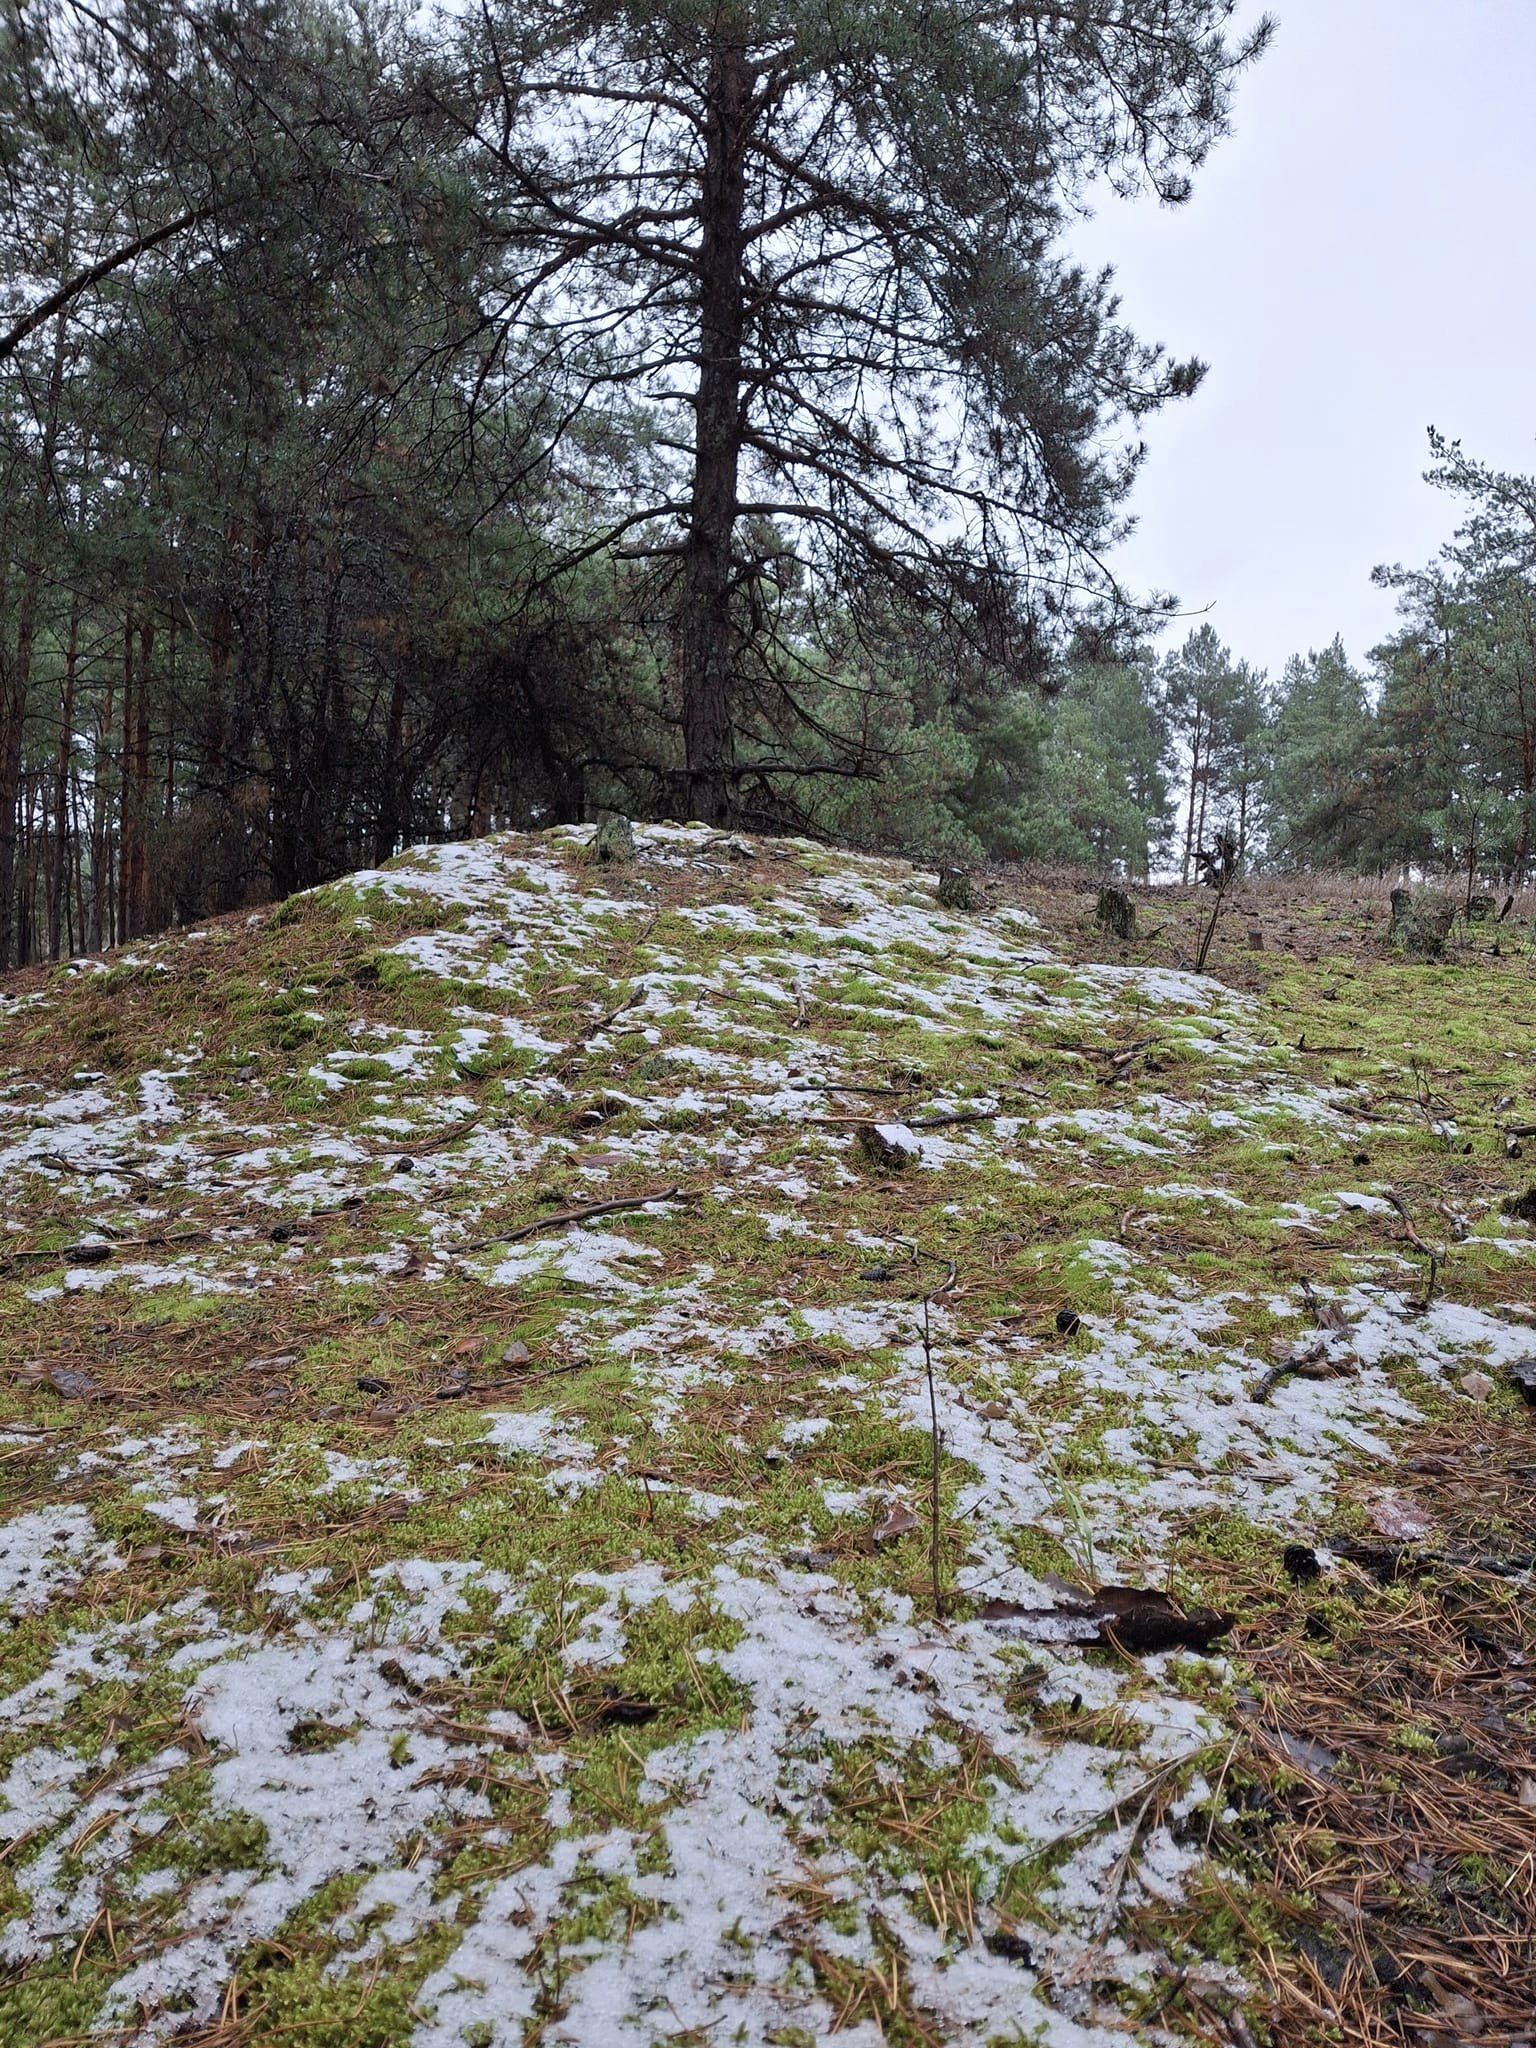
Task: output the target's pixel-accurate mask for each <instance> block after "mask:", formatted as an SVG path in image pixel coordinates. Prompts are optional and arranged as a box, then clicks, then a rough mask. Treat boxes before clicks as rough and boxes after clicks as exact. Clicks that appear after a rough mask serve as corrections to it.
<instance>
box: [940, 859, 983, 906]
mask: <svg viewBox="0 0 1536 2048" xmlns="http://www.w3.org/2000/svg"><path fill="white" fill-rule="evenodd" d="M939 901H940V902H941V903H942V904H943V906H944V908H945V909H946V910H980V908H981V897H980V895H979V894H978V892H977V888H976V878H975V876H974V875H971V874H969V873H967V871H966V870H965V869H964V868H940V870H939Z"/></svg>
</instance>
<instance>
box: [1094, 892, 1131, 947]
mask: <svg viewBox="0 0 1536 2048" xmlns="http://www.w3.org/2000/svg"><path fill="white" fill-rule="evenodd" d="M1093 915H1094V920H1095V922H1096V923H1097V924H1098V925H1099V926H1101V927H1102V929H1103V930H1104V931H1106V932H1108V933H1109V934H1110V935H1111V937H1113V938H1117V939H1134V938H1135V936H1136V906H1135V904H1134V903H1133V902H1132V901H1131V899H1130V897H1129V896H1127V895H1126V893H1125V891H1124V890H1123V889H1117V888H1115V886H1114V885H1113V883H1110V882H1106V883H1105V885H1104V887H1103V888H1102V889H1101V890H1100V891H1099V900H1098V903H1097V904H1096V905H1095V906H1094V912H1093Z"/></svg>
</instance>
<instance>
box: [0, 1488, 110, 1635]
mask: <svg viewBox="0 0 1536 2048" xmlns="http://www.w3.org/2000/svg"><path fill="white" fill-rule="evenodd" d="M119 1562H120V1559H119V1558H118V1556H117V1552H116V1551H115V1550H114V1549H113V1548H112V1546H111V1545H109V1544H104V1543H101V1542H99V1541H98V1540H97V1536H96V1531H95V1528H94V1527H93V1525H92V1522H91V1518H90V1516H89V1515H88V1514H87V1513H86V1511H85V1509H84V1508H82V1507H57V1508H38V1509H35V1510H34V1511H33V1512H32V1513H31V1514H27V1515H18V1516H17V1517H16V1519H15V1520H14V1521H11V1522H4V1523H0V1609H5V1610H7V1611H8V1612H10V1613H12V1614H35V1613H37V1612H38V1611H39V1610H40V1609H42V1608H45V1607H47V1606H48V1605H49V1603H50V1602H51V1601H53V1600H56V1599H57V1598H58V1596H59V1595H60V1594H61V1593H65V1592H68V1591H70V1590H71V1589H72V1588H74V1587H75V1586H77V1585H78V1584H79V1583H80V1581H81V1580H82V1579H83V1578H84V1577H85V1575H86V1573H87V1572H90V1571H100V1570H102V1569H104V1568H108V1567H111V1566H113V1565H116V1564H118V1563H119Z"/></svg>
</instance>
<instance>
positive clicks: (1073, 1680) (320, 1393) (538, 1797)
mask: <svg viewBox="0 0 1536 2048" xmlns="http://www.w3.org/2000/svg"><path fill="white" fill-rule="evenodd" d="M594 838H595V835H594V833H593V831H592V829H591V828H583V827H568V828H560V829H555V830H550V831H546V832H542V833H535V834H515V833H514V834H503V835H499V836H496V837H493V838H491V839H488V840H483V841H480V842H477V843H475V844H465V845H445V846H434V847H430V848H422V849H417V850H415V851H413V852H408V853H406V854H404V855H402V856H401V857H399V858H397V859H395V860H392V861H390V862H388V863H387V864H386V865H384V866H383V867H381V868H379V869H377V870H372V871H367V872H363V873H359V874H357V875H354V876H352V877H350V878H348V879H346V880H343V881H339V882H335V883H332V884H328V885H326V886H324V887H321V888H319V889H316V890H314V891H312V892H310V893H308V894H305V895H301V896H297V897H293V898H291V899H289V900H288V901H287V902H285V903H283V904H280V905H278V906H277V907H275V908H272V909H266V910H258V911H251V912H240V913H236V914H235V915H232V916H229V917H226V918H223V919H220V920H215V921H213V922H211V923H209V924H207V925H204V926H200V927H194V928H192V929H190V930H186V931H182V932H178V933H173V934H170V935H167V936H165V937H162V938H160V939H156V940H153V941H146V942H141V943H137V944H135V945H134V946H132V947H131V948H127V949H124V950H121V951H119V952H117V953H115V954H108V955H105V956H103V957H98V958H90V959H82V960H76V961H73V962H70V963H67V964H63V965H58V966H51V967H44V968H38V969H35V970H31V971H30V972H29V973H28V974H26V975H23V976H20V977H15V978H13V979H12V981H11V982H10V983H9V984H7V988H6V993H5V996H4V999H3V1014H0V1048H3V1051H0V1119H3V1121H0V1147H3V1150H0V1167H3V1174H0V1199H3V1202H4V1208H5V1225H6V1250H5V1254H4V1288H3V1294H0V1401H3V1404H4V1405H3V1431H0V1500H3V1515H4V1522H3V1527H0V1589H3V1599H4V1603H5V1608H6V1622H5V1627H4V1632H3V1634H0V1690H3V1694H4V1703H3V1706H0V1837H3V1842H4V1847H3V1861H0V1887H3V1889H0V1901H3V1914H4V1921H5V1928H4V1934H3V1937H0V1940H3V1952H4V1974H3V1976H0V2038H3V2039H4V2040H6V2041H8V2042H17V2043H23V2042H24V2043H26V2044H28V2048H32V2044H40V2043H43V2042H49V2043H55V2044H63V2043H65V2042H75V2041H78V2040H81V2039H91V2040H109V2041H110V2040H116V2039H123V2040H129V2039H131V2040H134V2041H143V2042H155V2041H162V2040H171V2039H175V2040H178V2041H195V2042H198V2043H201V2044H205V2048H213V2044H215V2043H217V2044H220V2048H247V2044H249V2048H258V2044H266V2043H273V2044H276V2043H288V2042H294V2043H297V2042H301V2041H302V2042H306V2043H321V2044H324V2048H365V2044H386V2043H387V2044H394V2043H405V2042H409V2043H413V2044H418V2048H512V2044H525V2043H533V2042H546V2043H551V2044H553V2043H560V2042H566V2043H572V2042H598V2041H601V2042H614V2043H618V2042H635V2043H637V2044H639V2043H643V2044H649V2043H653V2042H662V2041H666V2042H672V2043H684V2042H699V2043H704V2042H710V2043H724V2042H743V2043H763V2044H768V2043H773V2044H777V2048H802V2044H811V2043H816V2042H821V2041H824V2040H828V2039H835V2040H836V2041H837V2042H839V2043H842V2044H847V2048H875V2044H877V2043H880V2042H890V2043H899V2044H903V2048H906V2044H930V2043H938V2042H972V2043H976V2044H983V2043H1000V2042H1016V2041H1027V2042H1040V2043H1043V2044H1049V2048H1090V2044H1103V2048H1109V2044H1111V2043H1118V2042H1122V2041H1125V2040H1135V2041H1145V2042H1152V2041H1162V2040H1165V2039H1166V2040H1177V2039H1193V2040H1200V2041H1230V2042H1232V2043H1234V2044H1236V2048H1249V2044H1250V2043H1252V2042H1255V2041H1258V2040H1262V2039H1271V2040H1274V2041H1276V2042H1282V2041H1303V2040H1322V2039H1325V2038H1326V2039H1331V2040H1349V2041H1352V2042H1353V2041H1366V2042H1372V2043H1376V2042H1381V2043H1385V2042H1404V2043H1420V2042H1426V2043H1427V2042H1435V2043H1441V2042H1451V2041H1460V2040H1463V2039H1473V2038H1475V2039H1477V2040H1479V2041H1482V2042H1487V2043H1497V2044H1501V2048H1511V2044H1513V2043H1515V2042H1516V2041H1518V2040H1521V2039H1525V2038H1528V2035H1529V2026H1530V2014H1531V2011H1532V2007H1533V1987H1536V1972H1533V1954H1532V1927H1533V1924H1536V1923H1533V1913H1532V1908H1533V1905H1536V1874H1533V1865H1532V1860H1531V1856H1530V1841H1531V1830H1532V1824H1533V1814H1532V1807H1533V1802H1536V1715H1533V1703H1532V1693H1531V1677H1530V1670H1531V1666H1530V1664H1529V1662H1528V1659H1529V1656H1530V1630H1529V1613H1528V1591H1527V1589H1528V1584H1529V1580H1528V1573H1529V1566H1530V1559H1531V1555H1532V1545H1533V1541H1536V1513H1533V1509H1532V1504H1531V1485H1530V1480H1531V1473H1532V1470H1533V1468H1536V1436H1533V1431H1536V1416H1533V1414H1532V1412H1531V1408H1530V1406H1529V1405H1528V1404H1529V1403H1530V1402H1531V1401H1532V1400H1533V1399H1536V1286H1533V1254H1536V1241H1533V1236H1532V1222H1531V1218H1532V1214H1533V1211H1536V1200H1533V1198H1532V1196H1531V1194H1530V1192H1529V1190H1530V1188H1531V1180H1532V1167H1531V1164H1530V1162H1529V1161H1522V1160H1521V1158H1520V1156H1519V1155H1520V1151H1521V1144H1522V1141H1521V1138H1520V1136H1519V1135H1518V1133H1519V1131H1520V1129H1521V1127H1522V1126H1532V1125H1536V1093H1533V1089H1532V1083H1531V1078H1530V1076H1531V1052H1532V1044H1531V1037H1532V1030H1533V1026H1536V1010H1533V1001H1532V991H1533V981H1532V975H1533V961H1536V955H1533V947H1532V926H1531V921H1530V917H1531V905H1530V903H1529V901H1528V900H1527V899H1525V898H1521V899H1520V900H1519V901H1518V902H1517V903H1516V904H1515V905H1513V906H1512V907H1511V908H1510V910H1509V912H1508V914H1507V915H1506V916H1505V917H1504V918H1503V919H1502V920H1500V919H1498V917H1497V913H1496V912H1495V914H1494V915H1493V916H1492V917H1490V918H1489V919H1487V920H1485V921H1473V922H1471V923H1466V922H1464V921H1461V920H1458V923H1457V926H1456V929H1455V932H1454V933H1453V935H1452V937H1451V939H1450V942H1449V945H1448V946H1447V948H1446V950H1445V952H1444V955H1443V957H1441V958H1439V959H1427V960H1426V959H1416V958H1411V957H1405V956H1404V955H1403V954H1402V953H1401V952H1400V951H1398V950H1397V949H1395V948H1394V947H1392V946H1390V945H1389V943H1388V904H1387V901H1386V893H1385V891H1384V890H1383V889H1379V888H1377V887H1375V886H1374V885H1372V884H1367V883H1361V884H1353V883H1338V884H1334V885H1328V886H1323V885H1318V886H1308V885H1305V884H1296V885H1291V884H1287V885H1286V886H1285V888H1284V890H1283V891H1282V890H1281V889H1280V888H1279V887H1277V886H1275V885H1271V884H1268V883H1265V882H1262V881H1258V882H1255V881H1250V880H1240V881H1239V882H1238V883H1237V884H1236V885H1235V886H1234V888H1233V890H1232V892H1231V894H1230V896H1229V898H1228V901H1227V903H1226V904H1225V906H1224V909H1223V915H1222V918H1221V922H1220V925H1219V927H1218V929H1217V931H1216V934H1215V940H1214V944H1213V946H1212V948H1211V954H1210V961H1209V967H1210V970H1211V971H1210V972H1209V973H1207V974H1205V975H1196V974H1194V973H1192V972H1190V971H1188V970H1187V968H1184V967H1181V966H1180V965H1179V964H1178V963H1179V961H1180V960H1181V959H1187V958H1189V957H1192V956H1193V954H1194V951H1195V948H1196V945H1197V943H1198V938H1199V935H1200V929H1201V926H1202V924H1203V922H1204V919H1205V917H1206V915H1207V914H1208V908H1209V903H1210V901H1211V900H1212V892H1210V891H1199V890H1190V891H1178V890H1151V891H1148V892H1144V893H1142V894H1141V895H1140V899H1139V901H1138V904H1137V915H1138V931H1139V935H1138V936H1137V937H1135V938H1133V939H1131V940H1130V941H1128V942H1120V941H1117V940H1115V939H1113V938H1111V937H1109V936H1107V935H1106V933H1105V932H1104V931H1103V930H1102V929H1101V928H1100V927H1099V925H1098V924H1097V923H1096V921H1095V902H1094V896H1093V894H1092V891H1091V889H1086V888H1085V887H1084V886H1082V885H1081V884H1080V883H1079V884H1075V885H1074V884H1071V883H1070V882H1069V881H1068V880H1067V879H1066V878H1063V877H1060V876H1058V877H1056V878H1054V879H1052V878H1049V877H1045V878H1041V877H1039V876H1036V877H1035V878H1033V879H1032V877H1031V871H1028V870H1023V871H1010V870H1005V869H999V870H993V871H989V872H988V873H986V874H985V875H983V876H982V877H980V878H979V887H980V900H979V902H978V904H977V907H975V908H973V909H948V908H945V907H944V906H942V905H941V904H940V903H939V901H938V897H937V882H938V877H937V875H936V873H935V872H934V871H932V870H924V869H921V868H915V867H913V866H911V865H910V864H908V863H905V862H900V861H895V860H883V859H875V858H869V857H862V856H858V855H854V854H848V853H843V852H838V851H835V850H830V849H828V848H826V847H823V846H818V845H814V844H812V843H811V842H809V841H805V840H794V839H782V840H775V839H759V838H752V839H749V838H746V837H743V836H741V835H737V834H722V833H719V832H716V831H713V830H710V829H707V828H705V827H703V826H645V827H641V828H638V831H637V834H636V839H637V842H638V843H637V844H636V845H634V846H633V848H632V849H631V848H630V847H629V846H627V845H626V843H625V834H624V833H623V832H622V831H619V832H616V833H612V834H609V835H607V836H606V837H605V840H604V850H610V849H611V850H612V851H613V852H614V854H615V856H616V857H615V858H614V859H613V860H611V861H606V860H602V859H599V858H597V857H596V855H597V848H596V847H595V846H594V844H593V842H594ZM1494 1019H1496V1020H1497V1027H1498V1028H1497V1031H1496V1032H1493V1031H1491V1030H1490V1028H1489V1027H1490V1021H1491V1020H1494ZM925 1336H926V1342H925ZM1106 1589H1108V1590H1107V1591H1106ZM1116 1589H1118V1590H1116ZM1154 1596H1155V1597H1154Z"/></svg>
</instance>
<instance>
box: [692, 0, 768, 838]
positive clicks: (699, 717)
mask: <svg viewBox="0 0 1536 2048" xmlns="http://www.w3.org/2000/svg"><path fill="white" fill-rule="evenodd" d="M751 89H752V79H751V72H750V69H749V67H748V64H747V59H746V51H745V49H744V48H743V46H742V45H741V44H740V43H739V42H736V41H733V40H731V39H730V33H729V31H727V32H726V33H725V34H724V35H723V36H722V37H721V39H720V40H719V41H718V42H717V44H716V46H715V53H714V59H713V63H712V66H711V72H710V81H709V111H708V116H707V120H706V123H705V132H704V164H703V170H702V173H701V178H700V191H699V207H700V222H699V382H698V392H697V396H696V399H695V404H694V462H693V491H692V497H691V502H690V505H689V512H688V533H687V540H686V543H685V546H684V553H683V616H682V628H681V633H680V657H681V667H682V696H683V753H684V761H685V764H686V771H687V790H688V808H689V811H690V813H691V815H692V816H694V817H696V818H702V819H704V820H706V821H707V822H708V823H710V824H724V823H725V822H727V821H728V819H729V818H730V816H731V814H732V811H733V809H734V806H735V786H734V766H735V764H734V758H733V757H734V733H733V719H732V707H731V681H732V671H733V668H734V655H735V635H734V631H733V625H732V618H731V567H732V547H731V543H732V537H733V535H734V532H735V526H736V502H737V473H738V469H739V465H740V460H741V432H742V420H741V373H742V343H743V336H744V333H745V324H746V313H745V306H744V303H743V290H742V253H743V217H744V214H745V210H746V181H745V174H744V148H743V145H744V142H745V137H746V128H747V121H748V116H749V104H750V99H751Z"/></svg>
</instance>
